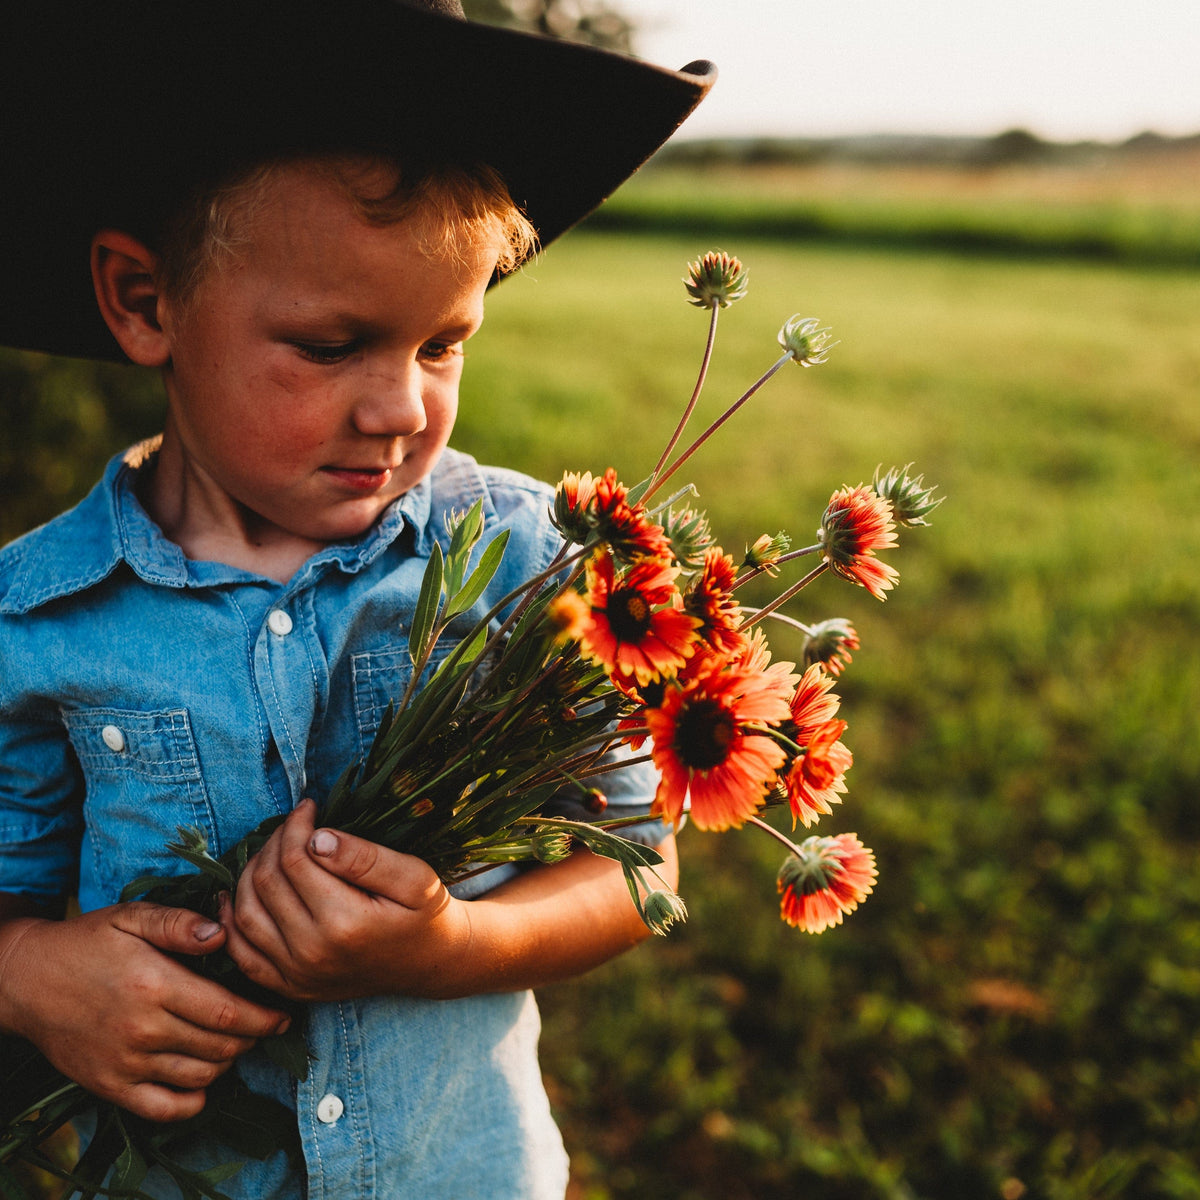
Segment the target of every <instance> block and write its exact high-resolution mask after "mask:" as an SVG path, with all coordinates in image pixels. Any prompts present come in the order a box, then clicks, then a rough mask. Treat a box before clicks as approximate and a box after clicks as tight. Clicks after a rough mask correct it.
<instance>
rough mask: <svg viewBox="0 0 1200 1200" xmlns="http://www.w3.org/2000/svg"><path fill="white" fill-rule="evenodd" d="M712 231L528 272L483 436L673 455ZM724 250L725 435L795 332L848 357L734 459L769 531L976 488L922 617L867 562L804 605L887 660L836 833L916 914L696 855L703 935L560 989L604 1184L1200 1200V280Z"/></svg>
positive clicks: (853, 713) (930, 584)
mask: <svg viewBox="0 0 1200 1200" xmlns="http://www.w3.org/2000/svg"><path fill="white" fill-rule="evenodd" d="M705 248H707V246H706V245H704V244H696V243H695V242H694V241H691V240H687V239H671V238H666V237H661V236H655V237H653V238H641V239H639V238H637V237H608V236H586V235H576V236H575V237H574V238H572V239H571V240H569V241H568V242H566V243H564V244H563V245H562V246H561V247H559V248H555V249H553V250H552V251H551V252H550V253H549V254H547V256H546V258H545V261H544V262H543V263H542V264H541V265H540V266H539V267H538V268H537V269H536V270H535V271H534V272H532V274H531V277H530V278H527V279H523V280H520V281H513V282H512V283H509V284H506V285H505V287H504V289H502V290H501V291H500V292H499V293H497V295H496V296H495V297H494V299H493V300H492V302H491V305H490V311H489V317H488V325H487V327H486V331H485V333H483V334H481V335H480V338H479V340H478V343H477V345H476V346H475V347H474V348H473V349H472V352H471V361H470V367H469V373H470V382H469V384H468V386H467V387H466V389H465V395H464V403H463V411H462V416H461V417H460V429H461V431H462V437H461V438H460V441H461V442H462V443H463V444H465V445H466V446H468V447H469V448H471V449H473V450H475V451H476V452H478V453H480V454H482V455H487V456H490V457H493V458H497V457H498V458H501V459H502V460H504V461H510V462H514V463H516V464H519V465H521V466H524V467H525V468H526V469H529V470H532V471H534V472H536V473H538V474H542V475H548V476H550V477H553V476H554V475H555V474H557V472H558V471H559V470H560V469H561V468H562V467H564V466H567V465H569V466H571V467H573V468H583V467H588V468H590V469H593V470H597V469H602V468H603V467H604V466H606V465H608V464H610V463H612V464H615V465H617V466H618V467H619V468H620V469H621V470H622V472H623V473H624V474H626V475H627V476H628V477H630V478H634V477H638V476H639V475H640V474H641V473H643V472H644V471H645V470H647V469H648V467H649V466H650V465H651V463H652V459H653V455H654V451H655V450H656V448H657V446H658V444H659V442H660V440H661V438H662V436H663V435H664V433H665V431H666V430H667V429H668V428H669V426H670V425H671V423H672V421H673V419H674V414H675V412H676V409H677V407H678V405H679V403H680V400H681V398H682V397H684V396H686V394H687V391H688V389H689V387H690V383H691V371H692V370H693V362H694V361H695V359H696V358H697V356H698V355H697V353H695V352H698V349H699V346H700V343H701V341H702V337H703V325H704V322H703V318H702V317H701V316H700V314H698V313H696V312H695V311H694V310H692V309H690V308H689V307H688V306H687V305H686V304H684V303H683V299H682V288H681V287H680V285H679V284H678V282H677V280H678V277H679V276H680V275H681V274H682V271H683V266H684V263H685V262H686V260H687V259H688V257H690V256H693V255H694V254H696V253H697V252H699V251H701V250H703V249H705ZM725 248H727V249H729V250H730V251H733V252H736V253H738V254H739V255H741V256H742V257H743V259H744V260H745V261H746V262H747V264H748V265H749V267H750V272H751V293H750V297H749V298H748V299H747V300H746V301H745V302H744V303H743V304H741V305H739V306H738V307H735V308H733V309H730V310H729V311H728V312H727V313H726V314H724V316H723V318H722V330H721V337H720V339H719V348H718V357H717V366H716V368H715V370H714V372H713V375H712V377H711V380H710V385H709V389H708V402H707V404H708V408H707V411H708V412H715V411H716V410H717V409H718V407H719V406H720V404H721V403H722V402H723V401H725V400H727V399H729V398H732V397H733V396H734V395H736V394H737V392H738V390H740V386H741V385H742V384H743V383H744V382H745V381H747V380H749V379H750V378H752V377H753V375H754V374H755V373H757V372H758V371H759V370H760V369H761V368H763V367H764V366H765V365H767V364H769V363H770V362H771V361H772V360H773V358H774V351H775V346H774V334H775V331H776V329H777V327H778V325H779V324H780V323H781V321H782V320H783V319H784V318H786V317H787V316H789V315H790V314H791V313H792V312H794V311H796V310H802V311H804V312H806V313H810V312H811V313H813V314H814V315H819V316H820V317H821V318H822V319H823V320H825V321H827V322H828V323H830V324H831V325H832V326H833V328H834V330H835V333H836V334H838V335H839V336H840V337H841V338H842V344H841V345H840V346H838V347H837V349H836V350H835V351H834V352H833V354H832V355H831V358H830V361H829V363H828V364H826V365H824V366H822V367H820V368H818V369H815V370H810V371H800V370H796V369H789V371H788V372H787V373H786V374H784V375H782V376H780V377H778V378H777V379H776V380H775V381H773V383H772V384H771V385H769V386H768V388H767V389H765V390H764V392H763V393H761V394H760V396H759V397H758V398H756V400H755V402H754V406H753V407H752V408H749V409H747V410H745V411H744V412H743V413H742V414H741V415H740V416H739V417H738V418H737V419H736V422H735V424H733V425H732V426H730V427H728V428H727V430H726V431H725V434H724V435H723V436H722V439H721V440H720V441H719V442H718V443H716V444H714V445H713V446H712V447H710V448H709V449H706V450H705V451H704V452H703V454H702V456H701V457H700V458H698V459H697V460H696V461H695V470H694V471H693V472H692V478H693V479H694V480H695V481H696V482H697V484H698V485H699V487H700V490H701V496H702V499H703V500H704V502H705V503H706V504H707V506H708V508H709V510H710V512H711V513H712V514H713V516H714V518H715V519H716V521H717V525H718V529H719V530H720V531H721V533H722V536H723V537H724V538H725V540H726V543H727V545H728V546H729V548H730V549H733V550H735V551H740V549H741V548H742V547H743V546H744V545H745V543H746V542H747V541H749V540H750V539H751V538H753V537H754V536H755V535H757V533H759V532H762V531H764V530H766V531H770V532H774V531H775V529H777V528H778V527H780V526H784V527H787V528H789V529H791V530H794V531H795V532H796V533H797V534H798V535H799V536H803V535H804V534H806V533H808V532H810V531H811V529H812V528H813V527H814V525H815V521H816V517H817V515H818V514H819V511H820V508H821V506H822V505H823V502H824V499H825V497H826V496H827V494H828V492H829V490H830V489H831V488H832V487H834V486H837V485H840V484H843V483H857V482H859V481H860V480H861V479H864V478H868V477H869V476H870V475H871V473H872V471H873V469H874V467H875V465H876V464H877V463H878V462H881V461H882V462H883V463H885V464H888V463H892V462H897V463H901V464H902V463H905V462H909V461H913V462H915V463H916V465H917V468H918V469H919V470H923V471H925V472H926V473H927V474H928V476H929V478H930V479H931V480H936V481H938V482H939V483H940V484H941V485H942V488H943V490H944V492H945V493H946V495H947V497H948V498H947V501H946V503H945V505H944V506H943V508H942V509H941V510H939V512H938V513H937V518H936V522H935V526H934V528H932V529H930V530H927V531H918V532H914V533H913V534H911V535H910V536H908V537H907V538H906V539H905V545H904V546H903V547H902V550H901V552H899V553H898V554H896V555H894V556H893V557H894V559H895V561H897V563H898V564H899V566H900V569H901V574H902V580H901V584H900V588H899V590H898V591H897V592H896V593H895V594H894V596H893V597H892V598H891V599H889V600H888V602H887V604H886V605H880V604H878V603H877V602H875V601H874V600H872V599H870V598H869V597H867V596H866V595H865V594H864V593H862V592H861V591H856V590H855V589H852V588H849V587H845V586H839V584H838V583H837V582H836V581H833V580H828V579H827V580H823V581H821V582H820V583H819V584H818V585H817V586H816V587H814V588H812V589H811V590H810V591H808V592H806V593H805V594H804V596H803V597H802V598H801V600H802V603H801V604H800V606H799V607H800V611H801V612H802V613H803V615H805V616H808V617H824V616H827V615H833V614H839V615H849V616H851V617H853V618H854V620H855V621H856V622H857V624H858V626H859V630H860V633H861V634H862V637H863V641H864V648H863V650H862V652H861V653H860V654H859V655H858V656H856V662H855V664H854V670H853V671H852V672H851V673H850V674H849V675H848V676H847V677H846V679H845V684H844V686H843V687H842V688H841V689H840V690H842V691H843V692H844V694H845V696H846V706H845V709H844V711H843V715H845V716H847V717H848V719H849V720H850V731H849V732H848V734H847V741H848V742H849V744H850V745H851V746H852V748H853V749H854V750H855V751H856V753H857V755H858V762H857V764H856V766H855V768H854V770H853V771H852V772H851V782H852V787H851V794H850V796H849V797H848V798H847V801H846V804H845V806H844V808H843V810H841V811H839V812H838V813H837V814H836V815H835V816H834V817H833V818H826V821H825V822H824V823H823V824H824V825H825V826H827V827H828V828H829V829H830V830H832V831H842V830H856V831H857V832H858V833H859V834H860V836H862V837H863V839H864V840H865V841H867V842H868V843H869V844H872V845H873V846H875V848H876V850H877V851H878V853H879V856H880V864H881V871H882V877H881V881H880V884H879V887H878V889H877V894H876V895H875V896H873V897H872V898H871V900H870V901H869V902H868V903H867V904H866V905H865V906H864V907H863V909H862V910H861V911H860V912H859V913H858V914H856V915H855V916H854V917H853V918H852V919H850V920H849V921H848V922H847V924H846V926H845V927H844V928H842V929H839V930H836V931H833V932H831V933H829V934H826V935H825V936H824V937H823V938H821V939H809V938H805V937H803V936H797V935H796V934H795V933H794V932H792V931H789V930H787V929H785V928H784V927H782V926H780V925H778V924H777V922H776V920H775V917H774V915H773V912H772V901H771V894H770V893H771V891H772V878H773V870H774V867H775V865H776V863H775V855H774V851H773V849H771V848H770V847H760V846H758V845H757V844H754V843H752V842H751V840H750V839H749V838H748V837H746V836H744V835H743V836H740V837H738V836H733V835H726V836H723V837H705V836H702V835H697V834H694V833H691V834H688V833H685V834H684V838H683V842H684V847H685V861H686V868H685V870H686V874H685V885H686V889H687V893H688V895H689V898H690V900H691V901H692V903H693V908H694V916H693V920H692V922H691V924H690V925H689V926H688V928H687V929H686V930H685V931H684V932H683V933H682V934H681V935H679V936H677V937H673V939H672V941H671V943H670V944H668V945H665V946H657V945H656V946H655V947H652V948H650V949H649V950H645V951H643V952H641V953H640V954H639V955H637V956H634V957H633V958H632V959H630V960H627V961H625V962H621V963H617V964H614V965H613V966H611V967H610V968H608V969H607V970H606V971H603V972H601V973H599V974H598V975H597V976H594V977H593V978H591V979H589V980H586V981H583V982H581V983H579V984H575V985H571V986H569V987H563V988H559V989H554V990H551V991H550V992H548V993H547V996H546V1003H545V1008H546V1011H547V1014H548V1015H547V1024H548V1036H547V1041H548V1046H547V1070H548V1073H549V1075H550V1077H551V1079H552V1080H553V1082H554V1084H555V1088H556V1095H557V1096H558V1097H559V1098H560V1100H561V1104H562V1110H563V1114H564V1119H565V1122H566V1126H567V1129H568V1133H569V1137H570V1140H571V1142H572V1144H573V1146H574V1147H575V1149H576V1151H577V1152H579V1153H578V1155H577V1158H576V1163H577V1176H578V1179H579V1190H578V1195H579V1196H581V1197H588V1198H590V1200H601V1198H606V1197H616V1196H622V1197H626V1196H627V1197H641V1196H646V1195H662V1196H673V1197H680V1198H684V1197H687V1198H689V1200H690V1198H696V1200H700V1198H702V1197H710V1196H714V1195H721V1196H723V1197H742V1196H745V1197H751V1196H760V1195H763V1194H767V1193H768V1192H770V1193H774V1194H779V1195H797V1196H798V1195H804V1196H806V1197H831V1198H832V1197H839V1198H840V1197H845V1198H847V1200H856V1198H858V1197H868V1196H870V1197H874V1196H879V1197H888V1198H889V1200H892V1198H894V1200H900V1198H907V1197H945V1198H947V1200H950V1198H958V1197H976V1196H978V1197H985V1196H1007V1197H1012V1196H1018V1195H1023V1194H1028V1195H1031V1196H1046V1197H1051V1198H1053V1200H1059V1198H1062V1200H1066V1198H1068V1197H1069V1198H1072V1200H1097V1198H1100V1197H1110V1196H1111V1197H1117V1196H1121V1197H1125V1196H1129V1197H1141V1196H1146V1197H1150V1196H1156V1197H1157V1196H1163V1197H1167V1196H1171V1197H1184V1196H1197V1195H1200V1167H1197V1164H1196V1159H1195V1147H1196V1145H1197V1144H1198V1140H1200V1123H1198V1119H1197V1109H1196V1102H1195V1094H1196V1084H1197V1081H1198V1080H1200V1039H1198V1038H1197V1034H1196V1030H1197V1028H1200V1023H1198V1020H1197V1019H1198V1018H1200V882H1198V881H1197V878H1196V873H1195V869H1194V864H1195V855H1196V843H1197V833H1198V831H1200V827H1198V826H1197V823H1196V817H1195V801H1196V798H1197V794H1198V786H1197V785H1198V783H1200V749H1198V744H1197V739H1196V736H1195V713H1196V711H1197V703H1198V701H1200V666H1198V663H1197V654H1196V651H1197V649H1198V643H1197V636H1196V629H1197V622H1198V618H1200V588H1198V586H1197V580H1196V573H1195V566H1194V564H1195V562H1196V558H1197V554H1198V553H1200V517H1198V516H1197V514H1198V513H1200V479H1198V476H1197V472H1196V461H1197V450H1198V449H1200V407H1198V406H1197V404H1196V402H1195V390H1196V382H1197V380H1198V379H1200V338H1197V336H1196V320H1197V314H1200V278H1197V277H1196V276H1194V275H1190V274H1179V273H1172V272H1166V273H1164V272H1156V271H1136V270H1129V269H1121V268H1115V267H1111V266H1105V265H1097V264H1094V263H1087V262H1061V261H1056V262H1049V263H1045V262H1043V263H1038V262H1034V263H1031V262H1016V263H1013V262H1005V261H998V260H995V259H990V258H985V259H971V258H962V257H955V256H951V255H934V254H925V253H895V252H879V251H871V250H855V249H842V248H838V249H834V248H829V247H827V246H822V245H819V244H809V245H798V246H789V245H785V244H781V243H778V242H756V241H754V240H752V239H751V240H739V241H738V242H737V244H730V245H727V246H726V247H725ZM779 644H780V646H781V648H782V647H784V646H786V644H787V639H786V637H785V636H783V635H780V637H779ZM743 873H748V877H743ZM718 1181H719V1182H718ZM1022 1189H1025V1190H1024V1191H1022Z"/></svg>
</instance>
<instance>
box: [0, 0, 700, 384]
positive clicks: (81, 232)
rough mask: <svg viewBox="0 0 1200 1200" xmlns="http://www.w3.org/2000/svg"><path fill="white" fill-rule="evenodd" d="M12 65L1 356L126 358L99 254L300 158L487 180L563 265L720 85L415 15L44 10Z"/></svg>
mask: <svg viewBox="0 0 1200 1200" xmlns="http://www.w3.org/2000/svg"><path fill="white" fill-rule="evenodd" d="M3 42H4V49H3V50H2V51H0V112H3V113H5V117H4V119H3V121H0V162H2V163H3V164H4V170H5V173H6V176H7V178H6V182H5V186H4V193H5V194H4V198H3V200H2V201H0V212H2V213H3V217H2V218H0V343H2V344H6V345H10V346H20V347H24V348H27V349H36V350H44V351H48V352H50V353H55V354H66V355H77V356H83V357H89V358H101V359H114V360H117V361H121V360H122V359H123V356H122V355H121V352H120V350H119V348H118V347H117V345H116V343H115V341H114V340H113V339H112V336H111V335H110V334H109V332H108V329H107V328H106V326H105V325H104V323H103V321H102V320H101V318H100V316H99V313H98V311H97V309H96V305H95V301H94V298H93V295H92V287H91V280H90V275H89V270H88V248H89V245H90V242H91V238H92V236H93V235H94V234H95V232H96V230H97V229H99V228H101V227H103V226H105V225H113V224H116V225H118V227H121V228H125V229H127V230H128V231H129V232H132V233H136V234H138V235H140V236H148V235H149V233H150V232H151V231H152V230H153V229H154V228H156V226H157V223H158V222H160V221H161V219H162V217H163V215H164V214H165V212H167V211H169V209H170V207H171V206H172V205H173V204H177V203H178V202H179V199H180V198H181V196H182V195H184V194H186V193H187V192H188V191H190V190H192V189H193V188H194V187H196V186H197V185H198V184H203V183H205V182H211V181H215V180H217V179H220V178H222V177H224V176H226V175H228V174H229V173H230V172H231V171H233V170H236V169H238V168H239V167H241V166H244V165H249V164H252V163H254V162H260V161H263V160H264V159H268V158H274V157H278V156H280V155H290V154H303V153H313V152H322V151H353V150H364V151H369V152H386V153H389V154H393V155H395V156H396V157H397V158H399V159H400V160H401V161H403V160H404V158H405V157H406V156H408V157H418V158H420V159H421V160H422V161H425V162H428V161H434V162H436V161H439V160H443V161H450V162H459V163H486V164H488V165H489V166H492V167H494V168H495V169H496V170H498V171H499V172H500V174H501V175H502V176H503V177H504V179H505V181H506V183H507V184H508V187H509V190H510V192H511V193H512V195H513V198H514V200H515V201H516V202H517V203H518V204H519V205H521V207H522V208H523V209H524V210H525V212H526V214H527V216H528V217H529V219H530V221H531V222H532V223H533V225H534V226H535V228H536V229H537V230H538V234H539V237H540V240H541V242H542V244H543V245H545V244H547V243H549V242H551V241H553V240H554V239H555V238H556V237H558V236H559V235H560V234H561V233H562V232H563V231H565V230H566V229H569V228H570V227H571V226H572V225H574V224H575V223H576V222H578V221H579V220H581V219H582V218H583V217H585V216H586V215H587V214H588V213H589V212H591V211H592V210H593V209H594V208H595V207H596V206H597V205H598V204H599V203H600V202H601V201H602V200H603V199H604V198H605V197H606V196H607V195H608V194H609V193H610V192H612V191H613V190H614V189H615V188H616V187H617V186H618V185H619V184H620V183H621V182H622V181H623V180H625V179H627V178H628V177H629V176H630V175H631V174H632V173H633V172H634V171H635V170H637V168H638V167H639V166H640V165H641V164H642V163H643V162H645V160H646V159H647V158H649V156H650V155H651V154H653V153H654V151H655V150H656V149H658V147H659V146H661V145H662V143H663V142H664V141H666V140H667V138H668V137H670V135H671V134H672V133H673V132H674V131H675V129H677V128H678V126H679V125H680V123H681V122H682V121H683V120H684V118H685V117H686V116H687V115H688V114H689V113H690V112H691V111H692V109H693V108H694V107H695V106H696V105H697V104H698V103H699V102H700V100H701V99H702V98H703V97H704V95H705V93H706V92H707V91H708V89H709V88H710V87H711V86H712V83H713V81H714V80H715V77H716V69H715V68H714V67H713V66H712V64H711V63H707V62H697V63H693V64H689V66H688V67H687V68H685V69H684V70H682V71H670V70H665V69H662V68H659V67H655V66H651V65H650V64H647V63H644V62H640V61H638V60H635V59H630V58H626V57H624V56H621V55H617V54H611V53H608V52H606V51H603V50H598V49H595V48H592V47H587V46H580V45H576V44H572V43H567V42H561V41H555V40H552V39H548V38H541V37H537V36H535V35H530V34H524V33H517V32H514V31H511V30H507V29H501V28H497V27H494V26H489V25H482V24H478V23H475V22H468V21H463V20H458V19H455V18H452V17H443V16H438V15H434V14H432V13H428V12H424V11H418V10H415V9H412V8H409V7H406V6H405V5H404V4H402V3H398V2H397V0H337V2H336V3H333V2H331V0H323V2H321V3H317V2H316V0H288V2H287V3H285V4H284V3H264V2H262V0H204V2H202V3H197V2H196V0H106V2H104V3H96V2H94V0H88V2H84V0H39V2H38V3H37V4H30V5H29V6H28V12H27V13H26V14H25V15H23V16H20V17H17V18H13V19H10V20H8V21H7V22H6V29H5V36H4V39H3Z"/></svg>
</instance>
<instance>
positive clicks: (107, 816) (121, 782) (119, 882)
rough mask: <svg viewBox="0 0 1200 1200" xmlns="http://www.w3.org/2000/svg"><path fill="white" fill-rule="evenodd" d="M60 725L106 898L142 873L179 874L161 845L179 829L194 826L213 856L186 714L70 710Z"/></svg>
mask: <svg viewBox="0 0 1200 1200" xmlns="http://www.w3.org/2000/svg"><path fill="white" fill-rule="evenodd" d="M63 721H64V723H65V725H66V727H67V734H68V736H69V737H70V739H71V745H72V746H73V747H74V749H75V754H76V756H77V757H78V759H79V765H80V767H81V769H82V771H83V776H84V781H85V784H86V789H87V790H86V795H85V800H84V821H85V826H86V831H87V846H88V847H90V851H91V854H92V857H93V865H94V870H95V876H96V880H97V882H98V883H100V885H101V887H102V888H103V890H104V892H105V893H106V894H108V895H110V896H111V897H113V898H114V899H115V898H116V897H117V896H118V895H119V893H120V891H121V889H122V888H123V887H124V886H125V885H126V884H127V883H130V882H132V881H133V880H134V879H136V878H138V877H139V876H141V875H180V874H185V873H186V872H187V870H188V869H189V868H188V867H187V865H186V864H185V863H184V861H183V860H182V859H180V858H179V857H178V856H177V855H175V854H172V853H171V851H170V850H168V849H167V846H166V843H167V842H169V841H172V842H173V841H175V840H177V838H178V830H179V829H180V828H181V827H192V828H196V829H199V830H200V831H201V832H202V833H203V834H204V836H205V837H206V838H207V839H208V846H209V850H210V851H211V853H213V854H214V855H215V854H217V853H219V852H220V846H219V844H218V841H217V828H216V821H215V819H214V816H213V811H212V806H211V804H210V803H209V798H208V792H207V789H206V788H205V786H204V779H203V777H202V775H201V773H200V760H199V758H198V756H197V754H196V744H195V739H194V738H193V736H192V725H191V721H190V719H189V717H188V714H187V711H186V710H185V709H175V710H170V711H162V712H134V711H130V710H127V709H116V708H91V709H75V710H72V711H68V712H64V713H63ZM85 852H86V850H85Z"/></svg>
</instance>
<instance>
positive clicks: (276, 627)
mask: <svg viewBox="0 0 1200 1200" xmlns="http://www.w3.org/2000/svg"><path fill="white" fill-rule="evenodd" d="M267 628H268V629H269V630H270V631H271V632H272V633H275V634H278V635H279V636H280V637H287V635H288V634H289V633H291V632H292V618H291V617H289V616H288V615H287V613H285V612H284V611H283V609H282V608H276V609H272V610H271V615H270V616H269V617H268V618H267Z"/></svg>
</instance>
